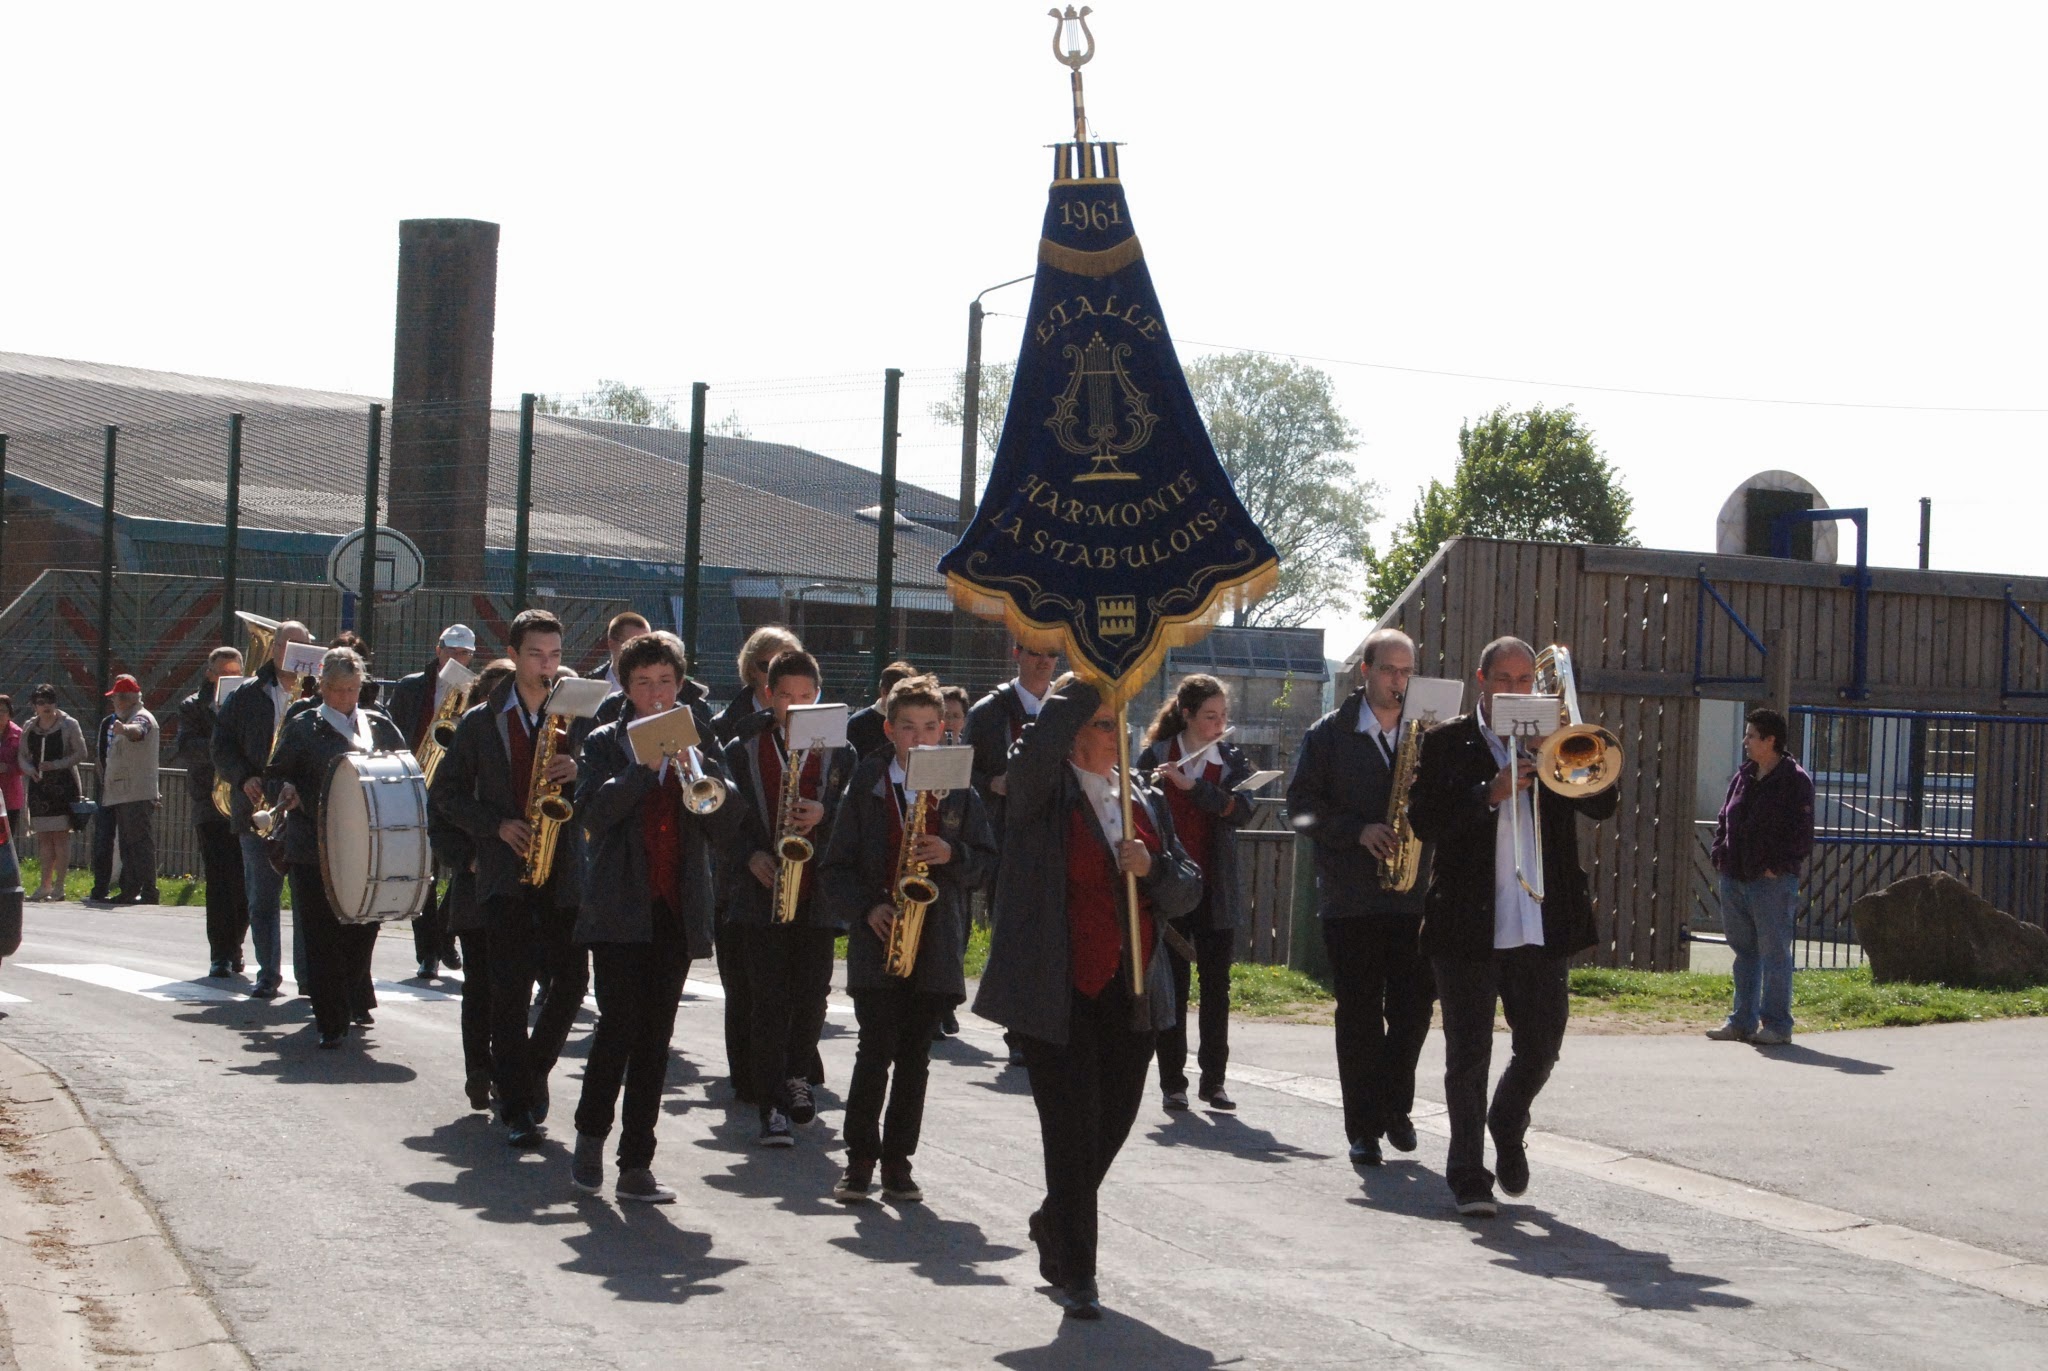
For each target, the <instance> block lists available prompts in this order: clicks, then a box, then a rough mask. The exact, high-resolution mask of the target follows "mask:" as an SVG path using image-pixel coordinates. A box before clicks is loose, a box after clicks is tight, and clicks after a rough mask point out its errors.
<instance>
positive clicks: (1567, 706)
mask: <svg viewBox="0 0 2048 1371" xmlns="http://www.w3.org/2000/svg"><path fill="white" fill-rule="evenodd" d="M1533 695H1534V696H1535V697H1538V698H1549V699H1553V700H1555V701H1556V702H1557V722H1558V727H1557V728H1556V729H1554V730H1552V731H1551V732H1550V733H1548V734H1546V735H1545V736H1544V737H1543V739H1542V741H1540V742H1538V743H1537V744H1536V755H1535V757H1534V758H1533V759H1532V760H1533V761H1534V762H1535V763H1536V777H1535V778H1536V779H1537V780H1538V781H1541V782H1542V783H1543V785H1544V788H1545V789H1548V790H1550V791H1552V792H1554V793H1556V794H1558V795H1562V796H1563V797H1564V798H1566V799H1568V800H1581V799H1586V798H1588V797H1590V796H1594V795H1598V794H1600V793H1602V792H1603V791H1606V790H1609V789H1611V788H1612V787H1613V786H1614V784H1615V783H1616V782H1618V781H1619V780H1620V779H1621V765H1622V762H1623V761H1624V760H1625V756H1624V754H1623V752H1622V750H1621V739H1619V738H1617V737H1615V736H1614V734H1612V733H1611V732H1609V731H1608V730H1607V729H1605V728H1602V727H1601V726H1600V725H1599V724H1589V723H1587V722H1586V721H1585V720H1584V719H1583V718H1582V717H1581V716H1580V714H1579V682H1578V676H1577V674H1576V673H1575V672H1574V671H1573V670H1572V652H1571V649H1570V648H1568V647H1565V646H1564V645H1563V644H1561V643H1552V644H1551V645H1550V646H1549V647H1546V648H1544V649H1543V650H1542V651H1541V652H1539V653H1537V654H1536V689H1535V691H1534V692H1533ZM1507 741H1508V742H1509V743H1510V744H1512V745H1513V747H1514V753H1515V756H1516V757H1517V758H1519V757H1521V756H1522V755H1523V753H1522V748H1521V745H1520V743H1519V742H1517V741H1516V740H1515V739H1514V738H1512V737H1510V738H1508V740H1507ZM1529 812H1530V816H1531V818H1532V820H1533V819H1534V816H1535V812H1536V811H1535V806H1534V805H1533V804H1532V805H1531V806H1530V810H1529ZM1534 827H1535V832H1534V833H1533V834H1532V835H1531V837H1532V839H1533V846H1534V848H1535V859H1536V870H1535V871H1534V872H1533V873H1531V872H1528V871H1525V870H1524V869H1523V867H1522V804H1521V794H1520V787H1519V786H1517V787H1515V789H1513V790H1511V791H1509V793H1508V833H1509V838H1510V841H1512V843H1513V844H1514V849H1515V879H1516V880H1518V881H1520V882H1521V883H1522V889H1523V890H1525V891H1527V892H1528V893H1529V898H1530V899H1532V900H1535V901H1536V902H1537V903H1539V904H1541V903H1542V901H1543V896H1544V894H1545V891H1544V888H1543V825H1542V824H1541V823H1540V822H1537V823H1535V825H1534ZM1532 875H1533V877H1534V879H1533V880H1532V879H1531V877H1532Z"/></svg>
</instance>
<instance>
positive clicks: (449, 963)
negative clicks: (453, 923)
mask: <svg viewBox="0 0 2048 1371" xmlns="http://www.w3.org/2000/svg"><path fill="white" fill-rule="evenodd" d="M441 965H443V966H445V967H447V968H448V969H449V970H450V971H460V970H462V952H461V950H460V949H458V948H457V947H456V946H455V944H454V942H453V941H452V940H451V941H450V942H449V944H448V946H446V947H444V948H442V949H441Z"/></svg>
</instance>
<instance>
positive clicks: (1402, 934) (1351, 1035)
mask: <svg viewBox="0 0 2048 1371" xmlns="http://www.w3.org/2000/svg"><path fill="white" fill-rule="evenodd" d="M1362 669H1363V671H1364V674H1365V684H1364V685H1363V686H1362V687H1360V688H1359V689H1358V690H1356V691H1353V692H1352V694H1351V695H1350V697H1349V698H1348V699H1346V700H1345V701H1344V703H1343V704H1341V705H1339V706H1337V708H1336V709H1335V710H1333V711H1332V712H1330V713H1328V714H1325V715H1324V716H1323V717H1322V718H1320V719H1318V720H1316V722H1315V723H1314V724H1312V725H1310V726H1309V729H1308V731H1307V732H1306V733H1304V734H1303V735H1302V739H1301V754H1300V757H1299V759H1298V760H1297V761H1296V762H1295V767H1294V779H1293V780H1292V781H1290V782H1289V783H1288V785H1287V815H1288V818H1289V820H1290V821H1291V822H1292V823H1293V825H1294V829H1295V831H1296V832H1297V833H1300V834H1302V835H1304V836H1305V837H1307V838H1308V839H1309V841H1310V842H1311V843H1313V844H1314V845H1315V849H1314V850H1315V864H1316V915H1317V918H1318V919H1319V921H1320V922H1321V923H1322V926H1323V946H1324V947H1325V948H1327V949H1328V951H1329V954H1330V984H1331V988H1332V989H1334V990H1335V991H1336V992H1337V1081H1338V1085H1339V1087H1340V1088H1341V1089H1342V1091H1343V1095H1344V1133H1345V1136H1346V1137H1347V1139H1348V1140H1349V1141H1350V1144H1351V1160H1352V1161H1353V1162H1354V1163H1356V1164H1359V1165H1362V1166H1378V1165H1380V1164H1381V1162H1382V1161H1383V1160H1384V1157H1383V1154H1382V1153H1381V1151H1380V1138H1381V1137H1382V1136H1384V1137H1385V1138H1386V1140H1387V1141H1388V1142H1390V1143H1392V1144H1393V1145H1394V1146H1395V1147H1396V1148H1397V1149H1399V1150H1400V1151H1403V1152H1413V1151H1414V1150H1415V1145H1416V1139H1415V1124H1414V1122H1413V1120H1412V1119H1411V1118H1410V1117H1409V1116H1410V1113H1411V1112H1412V1111H1413V1110H1414V1108H1415V1062H1416V1059H1417V1058H1418V1057H1420V1056H1421V1055H1422V1044H1423V1041H1424V1039H1426V1038H1428V1036H1429V1009H1430V1005H1431V1003H1432V1002H1433V1001H1434V1000H1435V999H1436V980H1435V977H1434V976H1432V975H1431V973H1430V969H1429V963H1428V961H1427V960H1425V959H1424V957H1423V955H1422V949H1421V945H1420V942H1419V939H1420V937H1421V931H1422V897H1423V890H1424V886H1423V885H1422V883H1421V882H1417V883H1416V885H1415V887H1414V888H1413V889H1411V890H1406V891H1393V890H1387V889H1384V888H1383V887H1382V886H1381V884H1380V862H1381V861H1382V860H1384V859H1387V858H1390V857H1392V856H1394V854H1395V848H1396V846H1397V840H1396V838H1395V834H1394V830H1393V829H1392V828H1391V827H1389V826H1388V824H1387V818H1388V806H1389V805H1390V803H1391V802H1392V792H1393V787H1394V756H1395V754H1396V753H1397V752H1398V751H1399V750H1400V746H1401V735H1400V730H1401V702H1402V697H1403V695H1405V694H1406V692H1407V690H1408V680H1409V678H1410V677H1411V676H1412V675H1414V671H1415V644H1414V642H1413V640H1411V639H1410V638H1409V637H1408V635H1407V634H1405V633H1403V632H1401V631H1400V630H1399V629H1396V628H1382V629H1377V630H1375V631H1374V632H1373V633H1371V634H1370V635H1368V636H1367V638H1366V640H1365V659H1364V663H1363V668H1362Z"/></svg>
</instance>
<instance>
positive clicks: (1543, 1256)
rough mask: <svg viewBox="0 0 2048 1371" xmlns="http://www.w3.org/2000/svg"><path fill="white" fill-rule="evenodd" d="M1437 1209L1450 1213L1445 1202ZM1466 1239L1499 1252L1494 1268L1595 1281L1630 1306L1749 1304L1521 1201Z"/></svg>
mask: <svg viewBox="0 0 2048 1371" xmlns="http://www.w3.org/2000/svg"><path fill="white" fill-rule="evenodd" d="M1443 1212H1444V1213H1445V1214H1447V1215H1451V1216H1452V1217H1455V1214H1454V1213H1453V1211H1451V1210H1450V1209H1449V1208H1448V1206H1446V1208H1445V1210H1444V1211H1443ZM1472 1240H1473V1245H1474V1246H1476V1247H1482V1248H1486V1249H1489V1250H1491V1251H1494V1252H1497V1253H1499V1254H1500V1256H1499V1257H1498V1258H1497V1259H1496V1261H1495V1263H1494V1264H1495V1265H1496V1266H1503V1267H1506V1268H1507V1269H1509V1270H1511V1271H1520V1272H1523V1273H1524V1274H1526V1275H1531V1276H1541V1277H1543V1278H1545V1279H1546V1280H1560V1279H1562V1280H1571V1281H1578V1282H1582V1283H1587V1284H1597V1285H1600V1286H1602V1287H1604V1288H1605V1290H1606V1291H1607V1294H1608V1296H1609V1297H1610V1298H1611V1299H1613V1300H1614V1302H1615V1303H1616V1304H1621V1305H1626V1306H1628V1307H1629V1308H1631V1309H1662V1310H1671V1311H1676V1312H1685V1311H1689V1310H1694V1309H1747V1308H1749V1307H1750V1305H1751V1303H1752V1301H1750V1300H1748V1299H1745V1298H1744V1297H1743V1296H1741V1295H1733V1294H1729V1293H1728V1292H1726V1291H1723V1290H1717V1289H1715V1288H1714V1287H1716V1286H1721V1285H1726V1284H1727V1282H1726V1281H1724V1280H1722V1279H1721V1278H1720V1277H1719V1276H1707V1275H1701V1274H1697V1273H1694V1272H1689V1271H1678V1270H1674V1269H1673V1268H1672V1265H1671V1256H1670V1254H1669V1253H1667V1252H1647V1251H1641V1250H1639V1249H1637V1248H1633V1247H1624V1246H1622V1245H1621V1244H1620V1243H1618V1242H1615V1241H1614V1240H1613V1239H1611V1238H1603V1237H1600V1236H1598V1235H1597V1234H1593V1233H1588V1232H1587V1231H1586V1230H1585V1229H1583V1228H1574V1227H1573V1226H1572V1225H1571V1224H1568V1223H1566V1222H1564V1220H1562V1219H1560V1218H1558V1217H1556V1216H1555V1215H1553V1214H1548V1213H1545V1212H1544V1211H1542V1210H1540V1209H1532V1208H1529V1207H1528V1206H1526V1205H1517V1204H1508V1205H1506V1206H1504V1207H1503V1208H1502V1210H1501V1214H1500V1217H1499V1218H1498V1219H1495V1220H1492V1221H1481V1222H1479V1223H1477V1224H1476V1225H1475V1226H1474V1231H1473V1234H1472Z"/></svg>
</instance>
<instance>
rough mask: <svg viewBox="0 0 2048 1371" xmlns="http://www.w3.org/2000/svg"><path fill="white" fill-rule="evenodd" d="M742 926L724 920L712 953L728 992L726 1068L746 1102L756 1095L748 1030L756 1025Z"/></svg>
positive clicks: (735, 1090) (721, 986)
mask: <svg viewBox="0 0 2048 1371" xmlns="http://www.w3.org/2000/svg"><path fill="white" fill-rule="evenodd" d="M742 941H743V936H742V934H741V933H740V929H739V925H737V924H729V923H721V924H719V926H718V937H717V941H716V942H715V943H714V944H713V946H712V955H713V957H714V958H715V959H716V961H717V963H718V987H719V989H721V990H723V991H724V992H725V1069H726V1072H727V1073H728V1074H729V1075H730V1076H731V1078H732V1089H733V1094H735V1095H737V1096H739V1098H740V1100H741V1101H742V1102H743V1103H746V1104H759V1103H760V1101H759V1100H757V1099H755V1098H754V1073H753V1068H752V1067H751V1066H750V1065H749V1064H748V1058H747V1032H748V1030H749V1029H750V1028H751V1027H752V1026H753V1019H754V997H753V995H752V993H751V992H750V991H749V990H748V988H747V959H746V956H745V954H744V953H742V952H741V951H740V943H741V942H742Z"/></svg>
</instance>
